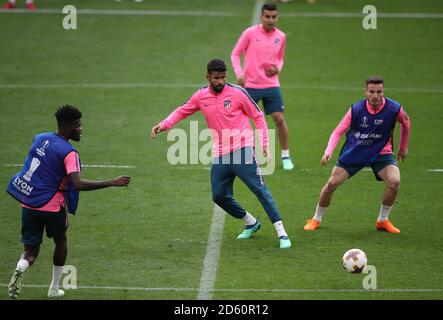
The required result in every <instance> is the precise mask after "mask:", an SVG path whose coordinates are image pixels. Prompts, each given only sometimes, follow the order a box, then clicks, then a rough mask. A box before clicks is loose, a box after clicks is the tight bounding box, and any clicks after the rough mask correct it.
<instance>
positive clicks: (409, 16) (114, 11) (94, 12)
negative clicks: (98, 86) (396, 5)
mask: <svg viewBox="0 0 443 320" xmlns="http://www.w3.org/2000/svg"><path fill="white" fill-rule="evenodd" d="M258 12H260V11H258ZM0 13H5V14H7V13H9V14H17V13H19V14H60V15H61V14H63V12H62V9H61V8H60V9H56V8H53V9H49V8H48V9H45V8H39V9H37V10H36V11H30V10H27V9H22V8H17V9H13V10H6V9H0ZM77 14H80V15H127V16H181V17H183V16H190V17H195V16H197V17H207V16H209V17H232V16H237V15H238V14H237V13H235V12H229V11H217V12H216V11H199V10H183V11H179V10H127V9H123V10H121V9H77ZM258 16H260V14H259V15H257V17H258ZM280 16H282V17H289V18H360V19H361V18H363V16H364V15H363V14H362V13H361V12H289V13H281V14H280ZM377 18H382V19H443V13H418V12H404V13H402V12H392V13H387V12H386V13H385V12H377Z"/></svg>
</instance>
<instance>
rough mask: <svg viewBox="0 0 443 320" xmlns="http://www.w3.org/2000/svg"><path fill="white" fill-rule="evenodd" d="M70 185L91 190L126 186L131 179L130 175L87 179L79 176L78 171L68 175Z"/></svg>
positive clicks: (81, 189)
mask: <svg viewBox="0 0 443 320" xmlns="http://www.w3.org/2000/svg"><path fill="white" fill-rule="evenodd" d="M69 179H70V180H71V183H72V185H73V186H74V188H76V189H77V190H79V191H91V190H97V189H103V188H108V187H126V186H127V185H128V184H129V182H130V181H131V177H128V176H119V177H117V178H115V179H113V180H103V181H88V180H84V179H82V178H81V176H80V173H79V172H73V173H71V174H70V175H69Z"/></svg>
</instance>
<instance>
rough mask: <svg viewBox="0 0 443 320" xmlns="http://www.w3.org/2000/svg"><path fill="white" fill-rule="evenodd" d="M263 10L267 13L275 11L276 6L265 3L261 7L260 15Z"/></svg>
mask: <svg viewBox="0 0 443 320" xmlns="http://www.w3.org/2000/svg"><path fill="white" fill-rule="evenodd" d="M265 10H268V11H277V5H276V4H275V3H265V4H264V5H263V7H261V14H262V15H263V12H264V11H265Z"/></svg>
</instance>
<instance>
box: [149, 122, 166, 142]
mask: <svg viewBox="0 0 443 320" xmlns="http://www.w3.org/2000/svg"><path fill="white" fill-rule="evenodd" d="M162 131H165V130H164V129H162V127H161V126H160V123H159V124H157V125H155V126H154V127H153V128H152V130H151V139H154V138H155V136H156V135H157V134H159V133H160V132H162Z"/></svg>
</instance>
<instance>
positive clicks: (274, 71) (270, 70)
mask: <svg viewBox="0 0 443 320" xmlns="http://www.w3.org/2000/svg"><path fill="white" fill-rule="evenodd" d="M277 73H278V68H277V66H276V65H274V64H272V65H270V66H269V67H266V69H265V74H266V76H268V77H272V76H274V75H276V74H277Z"/></svg>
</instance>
